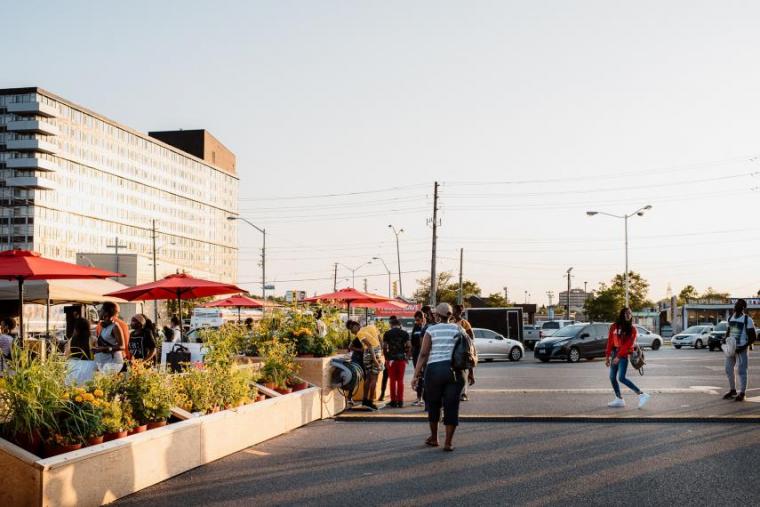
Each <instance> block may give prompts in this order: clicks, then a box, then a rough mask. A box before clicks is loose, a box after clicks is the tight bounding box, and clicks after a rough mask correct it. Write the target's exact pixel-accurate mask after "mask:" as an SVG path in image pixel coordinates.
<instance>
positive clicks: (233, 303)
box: [206, 294, 265, 308]
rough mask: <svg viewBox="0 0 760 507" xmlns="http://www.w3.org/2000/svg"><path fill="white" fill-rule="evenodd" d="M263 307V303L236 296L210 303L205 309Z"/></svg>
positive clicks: (239, 295)
mask: <svg viewBox="0 0 760 507" xmlns="http://www.w3.org/2000/svg"><path fill="white" fill-rule="evenodd" d="M264 306H265V305H264V302H263V301H259V300H257V299H253V298H249V297H247V296H243V295H241V294H238V295H236V296H230V297H228V298H225V299H220V300H219V301H212V302H210V303H208V304H207V305H206V308H220V307H221V308H225V307H231V308H263V307H264Z"/></svg>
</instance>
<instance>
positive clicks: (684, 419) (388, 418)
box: [334, 414, 760, 424]
mask: <svg viewBox="0 0 760 507" xmlns="http://www.w3.org/2000/svg"><path fill="white" fill-rule="evenodd" d="M334 419H335V420H336V421H339V422H343V421H356V422H424V421H427V416H425V415H421V414H420V415H416V414H415V415H406V416H405V415H337V416H336V417H335V418H334ZM459 420H460V421H461V422H465V423H468V422H476V423H477V422H486V423H497V422H498V423H525V422H538V423H636V424H642V423H646V424H657V423H660V424H662V423H668V424H673V423H717V424H737V423H738V424H758V423H760V416H643V417H642V416H629V417H625V416H623V417H620V416H617V417H610V416H592V415H566V416H556V415H460V416H459Z"/></svg>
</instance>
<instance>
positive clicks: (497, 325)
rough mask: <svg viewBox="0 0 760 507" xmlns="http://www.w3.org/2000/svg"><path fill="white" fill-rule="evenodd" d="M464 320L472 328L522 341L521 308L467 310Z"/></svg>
mask: <svg viewBox="0 0 760 507" xmlns="http://www.w3.org/2000/svg"><path fill="white" fill-rule="evenodd" d="M464 318H465V319H467V321H468V322H469V323H470V325H472V327H480V328H484V329H490V330H491V331H495V332H496V333H499V334H500V335H502V336H503V337H505V338H509V339H511V340H517V341H519V342H522V341H523V310H522V308H519V307H504V308H468V309H467V310H465V313H464Z"/></svg>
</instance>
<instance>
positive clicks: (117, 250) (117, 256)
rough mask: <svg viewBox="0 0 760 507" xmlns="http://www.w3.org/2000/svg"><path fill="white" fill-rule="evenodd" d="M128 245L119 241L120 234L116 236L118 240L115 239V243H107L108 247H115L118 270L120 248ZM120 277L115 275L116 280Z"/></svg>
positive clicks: (117, 268) (117, 270) (117, 269)
mask: <svg viewBox="0 0 760 507" xmlns="http://www.w3.org/2000/svg"><path fill="white" fill-rule="evenodd" d="M126 246H127V245H122V244H121V243H119V236H116V241H114V244H113V245H106V248H113V249H114V255H115V256H116V269H115V270H114V271H116V272H117V273H118V272H119V248H122V247H126ZM117 278H118V277H114V280H116V279H117Z"/></svg>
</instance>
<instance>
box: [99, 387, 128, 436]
mask: <svg viewBox="0 0 760 507" xmlns="http://www.w3.org/2000/svg"><path fill="white" fill-rule="evenodd" d="M123 405H124V401H123V400H122V398H121V396H120V395H116V396H115V397H113V398H112V399H110V400H104V401H103V431H104V435H103V441H105V442H109V441H111V440H117V439H119V438H124V437H126V436H127V432H128V431H129V428H128V426H127V421H125V417H124V416H125V414H124V410H123V409H122V407H123Z"/></svg>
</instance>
